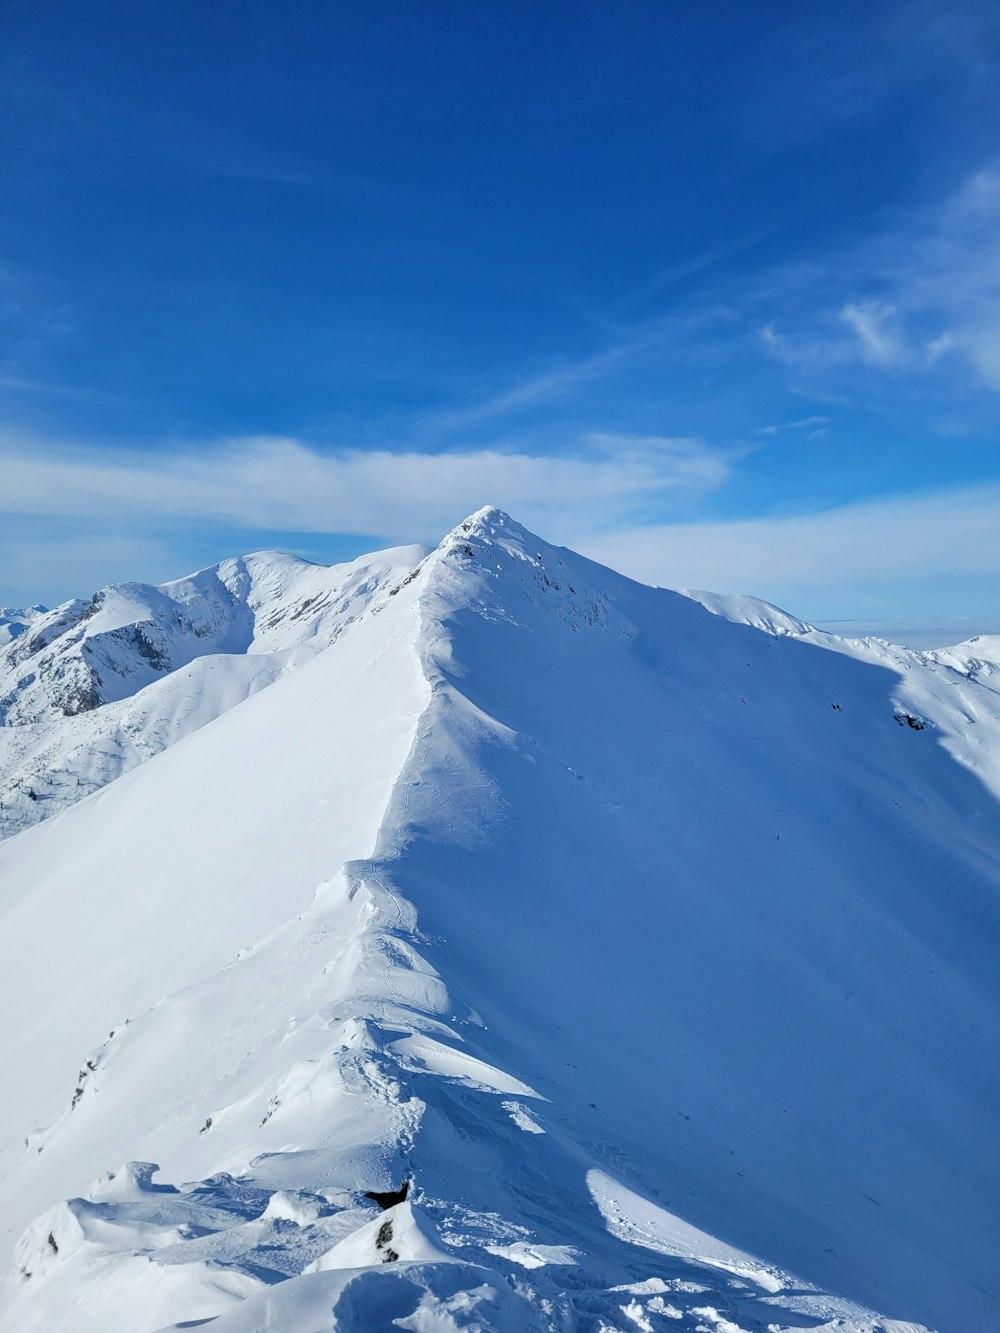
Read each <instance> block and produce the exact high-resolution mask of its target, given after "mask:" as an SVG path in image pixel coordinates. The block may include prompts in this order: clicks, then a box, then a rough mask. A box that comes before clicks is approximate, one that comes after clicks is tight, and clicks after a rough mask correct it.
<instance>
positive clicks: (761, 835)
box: [0, 510, 1000, 1333]
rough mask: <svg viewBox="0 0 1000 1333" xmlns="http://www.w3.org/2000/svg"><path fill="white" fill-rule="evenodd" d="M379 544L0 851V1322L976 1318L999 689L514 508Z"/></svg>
mask: <svg viewBox="0 0 1000 1333" xmlns="http://www.w3.org/2000/svg"><path fill="white" fill-rule="evenodd" d="M392 586H393V588H396V589H397V591H396V592H395V593H394V594H393V595H391V596H390V595H389V592H388V591H387V593H386V596H385V597H384V599H382V600H381V601H379V602H378V603H377V605H376V604H373V605H372V606H371V608H370V612H369V613H368V614H365V615H362V616H360V617H359V618H358V619H357V620H356V621H355V622H354V623H353V624H352V626H351V630H350V633H345V634H341V635H339V636H338V637H335V638H333V640H332V642H331V643H330V646H329V647H328V648H326V649H325V650H324V651H321V652H316V653H314V654H312V655H311V656H310V658H309V660H308V661H305V662H303V663H302V664H301V665H300V666H299V667H298V669H297V670H296V671H295V672H294V673H288V674H285V675H283V676H281V678H280V679H277V680H276V681H275V682H274V683H273V684H272V685H271V687H270V688H268V689H266V690H263V691H260V692H258V693H256V694H254V695H253V697H250V698H247V699H246V700H245V701H244V702H242V703H240V704H239V705H238V706H237V707H233V708H231V709H230V710H229V711H227V712H225V713H224V715H222V716H219V717H217V718H216V719H215V720H214V721H212V722H210V723H209V724H208V725H205V726H203V727H201V728H200V729H199V730H197V731H196V732H194V733H193V734H190V735H188V736H187V737H186V738H185V739H183V740H182V741H181V742H180V743H178V744H176V745H174V746H172V747H171V748H170V749H168V750H166V751H165V752H163V753H161V754H159V755H158V756H157V757H155V758H153V759H152V760H151V761H150V762H149V763H146V764H144V765H142V766H141V767H139V768H137V769H135V770H134V771H133V772H130V773H128V774H127V775H125V776H123V777H121V778H120V779H119V780H118V781H116V782H113V783H111V784H110V785H109V786H107V787H106V788H105V789H103V790H102V791H100V792H98V793H97V794H96V795H93V796H91V797H89V798H88V799H86V800H83V801H80V802H79V803H77V804H75V805H73V806H72V807H70V808H68V809H66V810H65V811H64V812H63V813H62V814H60V815H59V816H58V817H57V818H55V819H52V820H50V821H47V822H46V823H44V824H42V825H41V826H39V827H36V828H33V829H30V830H28V831H27V832H25V833H23V834H21V835H20V836H18V837H15V838H12V839H9V840H8V841H7V842H6V843H4V844H3V845H2V846H0V885H2V886H3V898H2V902H0V913H2V920H0V1012H2V1013H3V1015H4V1020H3V1034H2V1042H0V1056H2V1060H3V1069H4V1075H5V1079H4V1082H5V1095H4V1098H3V1099H2V1101H0V1144H2V1152H0V1219H2V1223H3V1226H4V1228H5V1231H6V1233H7V1236H8V1244H9V1245H10V1246H12V1247H13V1250H14V1252H13V1257H12V1259H11V1261H10V1274H9V1278H8V1281H7V1284H6V1287H5V1290H4V1296H3V1305H2V1307H0V1308H2V1313H0V1328H2V1329H4V1330H12V1331H13V1330H16V1333H32V1330H43V1329H44V1330H46V1333H60V1331H62V1333H89V1330H100V1331H101V1333H118V1331H119V1330H120V1331H121V1333H126V1331H127V1333H144V1331H145V1333H153V1330H159V1329H171V1330H173V1329H179V1328H181V1327H193V1326H195V1325H196V1324H197V1325H199V1326H205V1327H210V1328H212V1329H218V1330H219V1333H233V1331H236V1333H250V1331H251V1330H253V1331H254V1333H260V1331H261V1330H283V1331H287V1333H312V1331H313V1330H315V1331H316V1333H320V1330H322V1331H323V1333H326V1331H327V1330H335V1329H358V1330H360V1329H366V1330H376V1329H390V1328H408V1329H414V1330H418V1329H456V1328H466V1329H500V1330H511V1333H513V1331H514V1330H530V1329H538V1330H554V1329H558V1330H576V1329H579V1330H594V1331H595V1333H596V1331H597V1330H611V1329H618V1330H637V1329H638V1330H659V1329H668V1328H669V1329H680V1330H701V1331H702V1333H704V1331H705V1330H719V1331H721V1333H732V1331H733V1330H747V1331H751V1330H753V1331H757V1330H759V1331H760V1333H763V1331H764V1330H771V1331H772V1333H773V1331H774V1330H792V1329H795V1330H798V1329H806V1328H810V1329H826V1330H829V1333H832V1330H834V1329H838V1330H841V1333H848V1331H852V1333H876V1330H878V1331H880V1333H890V1331H892V1333H906V1331H912V1330H914V1329H917V1328H918V1327H920V1326H924V1327H929V1328H936V1329H939V1330H941V1333H967V1331H968V1330H972V1329H976V1330H978V1329H989V1328H992V1327H996V1326H997V1325H998V1313H1000V1299H998V1281H997V1272H996V1256H997V1253H998V1244H997V1242H998V1238H1000V1204H998V1200H1000V1190H998V1185H1000V1180H998V1176H1000V1163H998V1159H997V1152H996V1146H995V1145H996V1141H997V1139H996V1129H997V1109H998V1106H997V1103H998V1095H997V1077H996V1071H995V1058H994V1052H995V1035H996V1032H997V1024H998V1020H1000V979H998V970H997V967H996V959H997V946H998V943H1000V941H998V938H997V937H998V933H1000V912H998V910H997V909H998V899H1000V806H998V799H1000V772H998V766H997V756H998V755H1000V706H998V703H1000V701H998V699H997V696H996V694H995V692H994V691H992V690H990V689H989V688H988V687H987V686H985V685H984V684H982V683H981V682H979V681H977V680H976V679H974V678H972V677H970V676H968V675H965V674H962V673H960V672H958V671H956V670H954V669H953V668H952V667H950V666H947V665H945V664H941V663H930V662H924V661H923V659H921V658H920V656H919V655H918V654H912V655H906V656H904V657H899V656H897V655H894V653H893V652H892V651H888V650H886V651H885V652H882V651H881V650H876V649H872V650H870V651H869V650H868V649H866V648H865V647H864V645H863V643H862V644H861V646H855V647H850V648H849V649H848V650H842V649H838V650H837V651H830V649H829V647H827V646H826V645H824V644H823V643H820V642H812V641H811V636H810V635H809V633H808V632H807V633H806V634H805V635H802V634H799V633H795V632H792V633H785V634H778V633H773V632H771V633H769V632H765V631H762V630H759V629H755V628H752V627H750V626H748V625H746V624H742V623H734V622H733V621H732V620H730V619H727V618H726V617H725V615H720V614H709V613H708V612H707V610H706V609H705V608H704V607H703V606H699V605H697V604H696V602H694V601H692V600H691V599H690V598H687V597H684V596H681V595H679V594H676V593H669V592H666V591H663V590H656V589H651V588H646V587H642V586H640V585H637V584H635V583H632V582H630V581H628V580H626V579H624V578H621V577H619V576H618V575H615V574H613V573H612V572H611V571H608V570H605V569H602V568H600V567H598V566H595V565H593V564H591V563H590V562H588V561H586V560H584V559H582V558H580V557H577V556H575V555H572V554H571V553H569V552H565V551H560V550H557V549H555V548H552V547H550V546H548V545H546V544H545V543H544V542H542V541H541V540H539V539H538V538H536V537H534V536H532V535H531V534H530V533H527V532H525V531H524V530H523V529H522V528H520V527H519V526H518V525H517V524H516V523H514V522H513V521H512V520H510V519H508V518H507V517H506V516H505V515H503V514H501V513H499V512H498V511H496V510H484V511H481V512H480V513H479V514H477V515H475V516H473V518H472V519H470V520H468V521H467V522H466V523H465V524H463V525H460V527H459V528H458V529H456V530H455V531H454V532H453V533H451V534H449V536H448V537H447V538H445V540H444V542H443V543H442V544H441V546H440V547H439V548H438V549H437V551H435V552H434V553H433V554H432V555H430V556H429V557H428V558H427V559H426V560H425V561H423V563H422V564H421V566H420V568H419V572H418V573H417V575H416V576H415V577H414V578H411V579H409V581H407V582H405V583H404V582H403V581H402V580H400V581H399V583H397V584H393V585H392ZM899 651H900V652H903V651H904V650H899ZM112 706H113V705H110V704H109V705H106V706H105V707H112ZM152 1163H156V1164H158V1166H153V1165H151V1164H152ZM403 1181H408V1182H409V1186H408V1192H407V1195H406V1197H405V1198H404V1199H401V1200H400V1201H398V1202H396V1203H394V1204H392V1206H391V1207H389V1208H388V1209H387V1210H386V1211H384V1212H382V1211H379V1207H378V1204H377V1202H376V1201H373V1200H371V1199H370V1198H368V1197H367V1192H388V1191H394V1190H398V1188H399V1187H400V1185H401V1182H403ZM382 1202H383V1203H391V1200H390V1199H383V1200H382ZM873 1311H879V1312H880V1313H878V1314H876V1313H873Z"/></svg>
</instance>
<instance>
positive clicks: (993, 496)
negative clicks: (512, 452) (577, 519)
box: [574, 484, 1000, 613]
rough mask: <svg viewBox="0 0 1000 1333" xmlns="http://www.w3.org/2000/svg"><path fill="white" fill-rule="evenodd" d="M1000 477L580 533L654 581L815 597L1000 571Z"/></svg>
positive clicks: (593, 550) (584, 541)
mask: <svg viewBox="0 0 1000 1333" xmlns="http://www.w3.org/2000/svg"><path fill="white" fill-rule="evenodd" d="M998 534H1000V484H998V485H991V486H984V487H979V488H975V489H971V488H970V489H964V490H954V491H942V492H936V493H933V494H923V495H912V496H899V497H894V498H890V499H883V500H872V501H867V502H864V503H857V504H850V505H844V506H841V507H839V508H836V509H829V510H826V511H825V512H822V513H816V514H801V515H795V516H782V517H777V518H753V519H744V520H741V521H735V522H712V523H674V524H656V525H648V526H645V527H630V528H626V527H624V526H623V527H621V528H619V529H618V530H617V531H615V532H605V533H597V532H595V533H587V532H585V531H583V530H577V532H576V533H575V534H574V541H575V543H576V544H577V546H578V549H579V550H581V551H584V552H585V553H586V554H587V555H590V556H592V557H593V558H594V559H595V560H600V561H602V562H604V563H605V564H610V565H613V566H614V567H615V568H616V569H620V570H622V571H623V572H624V573H626V574H629V575H631V576H632V577H634V578H638V579H641V580H642V581H644V582H647V583H654V584H660V585H662V586H664V587H673V588H679V587H692V588H710V589H713V590H717V591H724V592H747V593H752V594H754V595H756V596H763V597H767V598H770V599H771V600H780V599H781V598H782V597H785V598H787V597H788V596H791V597H792V598H793V599H799V604H798V605H792V606H790V608H789V609H791V610H792V611H799V612H801V613H805V612H806V611H807V609H808V608H807V607H805V606H804V605H803V604H802V600H801V599H805V600H806V601H808V600H809V599H810V598H814V597H815V595H816V594H818V593H819V592H822V593H823V594H824V596H826V594H827V593H828V592H829V591H830V590H836V591H837V593H838V594H839V595H840V596H841V597H842V599H843V600H848V599H849V598H850V596H851V595H852V591H853V590H857V589H861V588H864V587H866V586H871V585H873V584H876V583H877V584H880V585H883V586H884V585H886V584H889V583H892V582H893V581H899V582H901V583H902V582H907V583H917V582H919V581H921V580H927V579H935V580H938V579H941V578H942V577H949V578H955V577H961V576H972V575H975V576H983V575H991V576H1000V540H998Z"/></svg>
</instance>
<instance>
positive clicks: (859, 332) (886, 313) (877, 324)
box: [840, 301, 909, 370]
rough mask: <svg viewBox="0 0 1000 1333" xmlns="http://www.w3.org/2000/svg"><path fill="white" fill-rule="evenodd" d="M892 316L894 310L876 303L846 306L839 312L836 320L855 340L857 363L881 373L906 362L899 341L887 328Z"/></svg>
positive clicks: (894, 332) (903, 346)
mask: <svg viewBox="0 0 1000 1333" xmlns="http://www.w3.org/2000/svg"><path fill="white" fill-rule="evenodd" d="M895 313H896V308H895V306H891V305H885V304H883V303H882V302H879V301H861V302H860V303H858V304H853V303H850V302H849V303H848V304H847V305H845V306H844V308H843V310H841V312H840V318H841V319H842V320H843V321H844V323H845V324H846V325H847V326H848V328H849V329H851V331H852V332H853V333H854V336H855V337H856V338H857V341H858V349H859V352H860V355H861V359H862V360H863V361H867V362H868V364H869V365H872V366H880V367H881V368H882V369H883V370H889V369H891V368H892V367H893V366H901V365H904V364H905V363H906V362H907V360H908V359H909V355H908V352H907V349H906V347H905V345H904V343H903V340H902V338H901V337H900V335H899V333H898V332H897V331H896V330H895V329H894V328H892V327H891V325H892V320H893V316H894V315H895Z"/></svg>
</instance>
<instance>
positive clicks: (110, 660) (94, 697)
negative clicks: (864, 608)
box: [0, 516, 1000, 839]
mask: <svg viewBox="0 0 1000 1333" xmlns="http://www.w3.org/2000/svg"><path fill="white" fill-rule="evenodd" d="M474 518H475V516H474ZM472 521H473V520H468V521H467V522H468V523H471V522H472ZM462 528H463V525H461V524H460V525H459V526H458V527H457V528H456V529H455V532H456V533H458V534H459V535H461V534H462ZM452 536H453V534H449V536H448V537H446V538H445V540H444V542H443V543H442V546H447V545H448V543H449V541H451V540H452ZM426 555H427V551H426V550H425V549H424V548H421V547H401V548H398V549H396V550H390V551H384V552H376V553H375V554H373V555H371V556H365V557H361V558H360V559H359V560H356V561H353V562H350V563H349V564H346V565H334V566H329V567H327V566H321V565H314V564H311V563H310V562H308V561H305V560H301V559H298V558H296V557H294V556H288V555H283V554H281V553H279V552H274V551H264V552H258V553H256V554H253V555H249V556H243V557H240V558H238V559H233V560H226V561H223V562H222V563H221V564H220V565H216V566H212V567H210V568H208V569H205V570H201V571H200V572H198V573H197V574H193V575H190V576H189V577H187V578H183V579H178V580H175V581H174V582H172V583H167V584H163V585H161V586H159V587H153V586H149V585H144V584H120V585H115V586H113V587H109V588H105V589H102V590H100V591H99V592H97V593H94V594H93V595H92V596H91V597H89V598H86V599H77V600H74V601H70V602H67V603H65V604H64V605H62V606H60V607H56V608H55V609H54V610H52V611H48V610H46V608H44V607H42V606H35V607H29V608H27V609H25V610H7V611H2V610H0V839H3V838H4V837H9V836H10V835H11V834H12V833H16V832H19V831H20V830H21V829H24V828H28V827H31V826H32V825H34V824H37V823H40V822H41V821H42V820H44V819H47V818H48V817H49V816H51V815H53V814H57V813H58V812H59V811H60V810H63V809H65V808H66V807H67V806H68V805H71V804H73V803H74V802H75V801H78V800H80V799H81V798H83V797H84V796H88V795H90V794H91V793H92V792H94V791H97V790H98V789H100V788H101V787H103V786H105V785H106V784H107V783H108V782H111V781H113V780H114V779H115V778H117V777H119V776H120V775H121V774H122V773H126V772H128V771H129V770H130V769H132V768H134V767H135V766H136V765H137V764H139V763H143V762H145V760H147V759H149V758H151V757H152V756H153V755H155V754H158V753H159V752H160V751H161V750H163V749H165V748H167V747H168V746H170V745H172V744H174V743H176V742H177V741H178V740H181V739H183V738H184V737H185V736H186V735H189V734H190V733H191V732H192V731H194V730H196V729H197V728H199V727H201V726H204V725H205V724H206V723H207V722H209V721H211V720H212V719H213V718H215V717H217V716H219V714H221V713H222V712H225V711H227V710H228V709H229V708H232V707H233V706H235V705H236V704H238V703H240V702H242V701H243V700H244V699H245V698H247V697H248V696H249V695H251V694H253V693H256V692H257V691H258V690H260V689H262V688H264V687H265V686H267V685H269V684H271V683H273V681H274V680H276V679H278V678H279V677H280V676H281V675H283V674H284V673H285V672H286V671H288V670H292V669H294V668H295V667H296V666H298V665H300V664H301V663H302V662H303V661H304V660H307V659H308V658H309V657H310V656H311V655H312V654H313V653H315V652H316V651H319V650H322V649H323V648H326V647H328V646H329V645H330V644H331V643H332V642H333V641H334V640H335V639H336V638H338V637H339V636H340V635H341V634H342V633H344V632H345V631H346V630H348V629H349V628H350V626H351V625H352V624H353V623H354V622H355V621H356V620H357V619H358V618H359V617H360V616H362V615H364V614H367V613H368V612H370V611H377V610H378V609H379V608H380V607H381V606H383V605H385V603H386V599H387V598H388V597H392V596H397V595H398V593H399V591H400V589H401V588H403V587H405V586H406V585H407V583H408V582H409V581H410V580H412V579H414V578H415V577H416V576H417V574H418V572H419V570H420V567H421V561H422V560H423V559H424V558H425V557H426ZM685 596H688V597H691V598H692V599H693V600H695V601H697V602H699V603H700V604H701V605H702V606H704V607H705V608H706V610H709V611H711V612H712V613H713V614H715V615H719V616H722V617H724V618H726V619H728V620H731V621H735V622H740V623H743V624H747V625H750V626H752V627H753V628H755V629H759V630H763V631H764V632H765V633H768V634H774V635H796V636H799V637H803V638H806V639H808V640H809V641H810V642H813V643H817V644H822V646H825V647H828V648H833V649H835V650H837V651H847V652H856V653H861V654H864V655H866V656H868V657H874V658H883V659H886V660H891V661H892V662H893V663H895V664H898V665H901V666H904V667H905V666H908V665H909V664H911V663H913V662H917V663H918V664H921V665H926V664H927V663H929V662H933V663H935V664H937V665H942V666H946V667H950V668H951V669H952V670H959V671H961V672H962V673H963V674H965V675H966V676H969V677H972V678H974V679H976V680H978V681H979V682H980V683H983V684H986V685H988V686H989V687H991V688H994V689H998V690H1000V650H997V649H996V648H995V646H994V647H993V648H991V647H990V646H989V642H986V643H985V644H983V643H982V642H981V641H979V640H973V641H971V642H970V643H969V644H967V645H965V644H963V645H958V646H956V647H955V648H953V649H942V650H938V651H937V652H934V653H930V654H926V655H921V654H916V653H912V652H910V651H909V650H907V649H904V648H898V647H894V646H890V645H888V644H885V643H883V642H881V641H878V640H871V639H868V640H843V639H838V638H836V636H834V635H830V634H825V633H824V632H822V631H819V630H816V629H815V628H814V627H813V626H811V625H808V624H807V623H806V622H804V621H801V620H798V619H796V618H795V617H794V616H790V615H788V614H787V613H786V612H784V611H781V610H779V609H778V608H777V607H773V606H771V605H770V604H769V603H767V602H762V601H759V600H758V599H756V598H752V597H738V596H732V595H727V594H719V593H705V592H697V591H687V590H686V591H685Z"/></svg>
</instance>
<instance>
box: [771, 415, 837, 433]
mask: <svg viewBox="0 0 1000 1333" xmlns="http://www.w3.org/2000/svg"><path fill="white" fill-rule="evenodd" d="M829 424H830V418H829V417H802V419H801V420H799V421H779V422H778V423H777V424H776V425H774V426H758V427H757V429H756V430H755V431H754V434H755V435H770V436H774V435H783V434H784V433H785V431H789V430H793V431H800V430H804V431H807V432H808V433H809V435H822V434H824V430H825V427H826V426H828V425H829Z"/></svg>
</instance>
